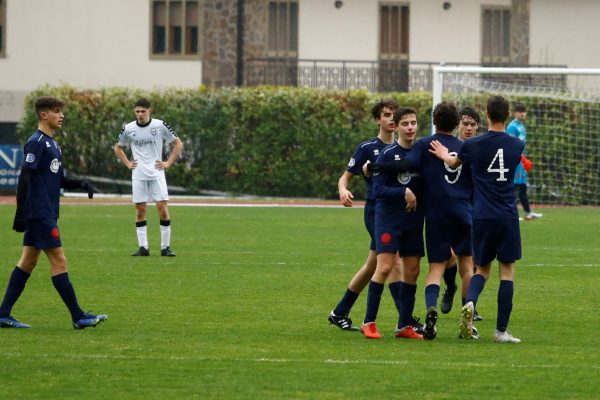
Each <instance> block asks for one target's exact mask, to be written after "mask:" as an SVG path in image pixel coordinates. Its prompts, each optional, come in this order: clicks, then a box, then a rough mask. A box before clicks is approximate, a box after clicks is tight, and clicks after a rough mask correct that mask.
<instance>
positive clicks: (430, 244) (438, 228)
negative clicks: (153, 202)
mask: <svg viewBox="0 0 600 400" xmlns="http://www.w3.org/2000/svg"><path fill="white" fill-rule="evenodd" d="M425 241H426V243H427V259H428V261H429V262H443V261H446V260H448V259H450V258H451V257H452V252H451V251H450V248H452V250H454V254H456V255H457V256H470V255H472V254H473V230H472V226H471V225H467V224H439V223H436V222H428V221H427V220H426V221H425Z"/></svg>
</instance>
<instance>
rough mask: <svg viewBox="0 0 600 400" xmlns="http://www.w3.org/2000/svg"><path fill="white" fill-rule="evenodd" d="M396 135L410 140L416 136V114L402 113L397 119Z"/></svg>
mask: <svg viewBox="0 0 600 400" xmlns="http://www.w3.org/2000/svg"><path fill="white" fill-rule="evenodd" d="M398 136H399V137H400V138H403V139H404V140H408V141H409V142H412V141H413V140H415V138H416V137H417V116H416V114H404V115H403V116H402V117H400V120H399V121H398Z"/></svg>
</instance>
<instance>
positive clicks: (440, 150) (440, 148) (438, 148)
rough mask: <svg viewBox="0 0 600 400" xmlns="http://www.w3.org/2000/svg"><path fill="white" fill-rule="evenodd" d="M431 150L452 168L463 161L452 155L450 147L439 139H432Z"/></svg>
mask: <svg viewBox="0 0 600 400" xmlns="http://www.w3.org/2000/svg"><path fill="white" fill-rule="evenodd" d="M429 147H430V148H429V152H430V153H431V154H433V155H434V156H436V157H437V158H439V159H440V160H442V161H443V162H445V163H446V164H448V165H449V166H450V168H457V167H458V166H459V165H461V164H462V161H461V159H460V158H458V157H457V156H451V155H450V154H449V152H448V148H447V147H446V146H444V145H443V144H442V143H440V142H439V141H437V140H432V141H431V143H430V144H429Z"/></svg>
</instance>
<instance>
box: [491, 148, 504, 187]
mask: <svg viewBox="0 0 600 400" xmlns="http://www.w3.org/2000/svg"><path fill="white" fill-rule="evenodd" d="M496 160H498V168H494V164H495V163H496ZM487 171H488V172H489V173H497V174H500V175H499V176H498V177H497V178H496V180H497V181H506V180H507V179H506V177H505V176H504V174H505V173H506V172H508V168H504V149H498V151H497V152H496V155H495V156H494V159H493V160H492V162H491V163H490V166H489V167H488V169H487Z"/></svg>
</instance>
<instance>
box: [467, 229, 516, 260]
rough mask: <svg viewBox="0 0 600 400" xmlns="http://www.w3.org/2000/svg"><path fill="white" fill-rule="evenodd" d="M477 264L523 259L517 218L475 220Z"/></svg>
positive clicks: (474, 232) (474, 233)
mask: <svg viewBox="0 0 600 400" xmlns="http://www.w3.org/2000/svg"><path fill="white" fill-rule="evenodd" d="M473 236H474V237H475V238H476V240H475V242H474V253H475V264H477V265H479V266H483V265H487V264H489V263H491V262H492V261H494V259H498V261H500V262H501V263H503V264H511V263H514V262H515V261H517V260H520V259H521V232H520V230H519V220H517V219H502V220H501V219H486V220H474V221H473Z"/></svg>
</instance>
